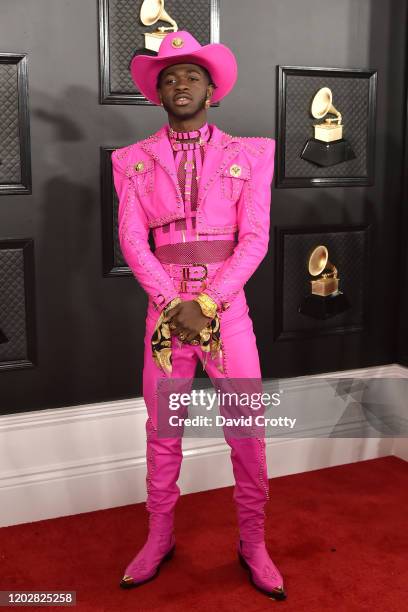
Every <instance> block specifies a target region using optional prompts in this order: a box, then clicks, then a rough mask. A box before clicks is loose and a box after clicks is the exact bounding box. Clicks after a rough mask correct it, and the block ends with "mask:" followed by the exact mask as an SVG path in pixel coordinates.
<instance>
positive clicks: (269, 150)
mask: <svg viewBox="0 0 408 612" xmlns="http://www.w3.org/2000/svg"><path fill="white" fill-rule="evenodd" d="M264 142H265V145H264V146H263V147H262V148H261V150H260V156H259V158H258V159H257V161H256V162H255V164H254V167H253V168H252V172H251V178H250V180H247V181H245V184H244V187H243V190H242V192H241V196H240V199H239V201H238V203H237V217H238V244H237V245H236V247H235V249H234V252H233V254H232V255H231V256H230V257H229V258H228V259H227V260H226V261H225V263H224V265H223V266H222V267H221V268H220V269H219V270H218V272H217V274H216V275H215V277H214V279H213V280H212V282H211V283H210V284H209V285H208V286H207V287H206V288H205V289H204V291H203V293H206V294H207V295H209V296H210V297H211V299H212V300H214V302H216V304H217V310H218V311H221V310H226V309H227V308H228V307H229V306H230V304H231V302H232V301H233V299H234V298H235V296H236V295H237V294H238V293H239V291H240V290H241V289H242V288H243V286H244V285H245V283H246V282H247V281H248V280H249V279H250V278H251V276H252V274H253V273H254V272H255V270H256V269H257V268H258V266H259V264H260V263H261V261H262V260H263V259H264V257H265V255H266V253H267V252H268V245H269V227H270V204H271V183H272V178H273V172H274V154H275V140H274V139H272V138H266V139H264Z"/></svg>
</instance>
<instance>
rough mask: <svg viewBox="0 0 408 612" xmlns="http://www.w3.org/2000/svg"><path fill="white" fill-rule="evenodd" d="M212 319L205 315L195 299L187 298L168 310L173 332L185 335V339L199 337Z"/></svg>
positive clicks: (189, 339)
mask: <svg viewBox="0 0 408 612" xmlns="http://www.w3.org/2000/svg"><path fill="white" fill-rule="evenodd" d="M211 320H212V319H211V318H210V317H206V316H204V315H203V313H202V311H201V308H200V304H198V302H196V301H194V300H187V301H185V302H181V304H177V305H176V306H175V307H174V308H172V309H171V310H169V311H168V313H167V321H169V322H170V329H171V333H172V334H175V335H176V336H179V335H180V333H181V334H182V335H184V337H183V341H187V342H190V341H191V340H194V339H198V335H199V333H200V331H201V330H202V329H204V327H206V326H207V325H208V324H209V323H210V321H211Z"/></svg>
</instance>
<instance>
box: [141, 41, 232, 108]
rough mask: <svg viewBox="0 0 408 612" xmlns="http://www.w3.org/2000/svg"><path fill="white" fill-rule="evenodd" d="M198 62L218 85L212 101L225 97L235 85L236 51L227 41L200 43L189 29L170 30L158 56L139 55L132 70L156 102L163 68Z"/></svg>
mask: <svg viewBox="0 0 408 612" xmlns="http://www.w3.org/2000/svg"><path fill="white" fill-rule="evenodd" d="M184 63H188V64H199V65H200V66H204V68H206V69H207V70H208V72H209V73H210V75H211V78H212V80H213V82H214V84H215V85H216V86H217V87H216V89H214V93H213V95H212V97H211V101H212V102H218V101H219V100H221V99H222V98H224V97H225V96H226V95H227V94H229V92H230V91H231V89H232V88H233V87H234V85H235V82H236V80H237V75H238V67H237V61H236V59H235V55H234V54H233V52H232V51H231V49H229V48H228V47H226V46H225V45H222V44H220V43H212V44H210V45H204V46H202V45H200V43H199V42H198V40H196V39H195V38H194V36H192V35H191V34H190V33H189V32H187V31H185V30H180V31H178V32H170V33H169V34H167V36H165V38H163V41H162V43H161V45H160V49H159V52H158V54H157V56H152V55H136V56H135V57H134V58H133V59H132V61H131V64H130V73H131V75H132V79H133V80H134V82H135V83H136V86H137V87H138V89H139V91H140V92H141V93H142V94H143V95H144V96H145V97H146V98H147V99H148V100H150V101H151V102H153V103H154V104H157V105H159V104H160V98H159V95H158V92H157V89H156V85H157V77H158V76H159V73H160V71H161V70H163V68H166V67H167V66H172V65H173V64H184Z"/></svg>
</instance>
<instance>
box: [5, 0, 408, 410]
mask: <svg viewBox="0 0 408 612" xmlns="http://www.w3.org/2000/svg"><path fill="white" fill-rule="evenodd" d="M98 20H99V12H98V1H97V0H94V1H93V0H91V1H89V2H75V1H71V0H53V2H50V1H49V0H36V2H32V1H31V0H20V1H19V2H15V0H2V2H1V3H0V41H1V43H0V45H1V48H0V53H14V54H26V56H27V66H28V75H29V111H30V125H31V146H30V150H31V161H32V193H13V194H5V195H2V196H1V197H0V241H5V240H32V241H33V245H34V247H35V249H34V250H35V260H34V259H33V272H32V278H31V282H32V283H33V284H34V292H32V295H33V300H34V302H33V309H32V311H29V312H32V313H33V314H34V321H33V326H34V328H35V333H36V336H33V338H34V341H33V342H34V343H32V346H33V347H36V350H37V354H36V356H35V357H34V356H33V355H31V356H30V355H28V360H29V361H30V360H31V362H32V364H33V365H32V367H26V368H18V367H16V368H7V369H3V370H0V413H3V414H4V413H12V412H19V411H29V410H34V409H43V408H51V407H57V406H69V405H75V404H81V403H90V402H98V401H107V400H110V399H112V400H114V399H118V398H125V397H134V396H138V395H141V391H142V389H141V383H142V377H141V369H142V363H143V339H144V321H145V308H146V305H147V298H146V295H145V294H144V292H143V290H142V289H141V288H140V287H139V286H138V284H137V282H136V281H135V280H134V278H133V277H132V276H131V275H129V274H127V273H124V274H120V273H115V272H118V271H120V267H121V263H120V258H118V257H117V254H116V255H115V256H114V257H112V256H111V257H110V259H109V257H108V259H106V253H108V254H109V251H106V248H108V249H109V244H108V242H109V240H108V239H107V238H106V233H104V232H106V225H104V214H105V215H106V214H107V213H106V211H107V210H108V209H107V208H106V206H105V208H104V203H103V190H104V185H105V189H108V190H109V185H108V183H106V176H105V179H104V178H103V168H104V166H105V169H106V164H107V162H106V156H105V157H104V156H103V153H101V152H103V151H108V150H109V149H112V148H115V147H120V146H125V145H127V144H130V143H132V142H134V141H136V140H139V139H142V138H145V137H146V136H148V135H149V134H151V133H153V132H154V131H156V130H157V129H158V128H159V127H160V126H161V125H163V124H164V123H166V121H167V116H166V114H165V113H164V111H163V110H162V109H161V108H159V107H153V106H151V105H150V106H149V105H145V106H143V105H133V104H109V103H107V104H106V103H105V104H100V73H99V25H100V24H99V21H98ZM220 40H221V42H224V43H225V44H227V45H229V46H230V47H231V48H232V50H233V51H234V52H235V53H236V56H237V60H238V63H239V78H238V82H237V85H236V87H235V89H234V91H233V92H231V94H230V95H229V96H228V97H227V98H226V99H225V100H223V101H222V102H221V103H220V105H219V107H213V108H211V109H210V111H209V121H210V122H214V123H216V124H217V125H218V126H219V127H221V128H222V129H224V130H225V131H227V132H229V133H232V134H237V135H243V136H250V135H253V136H269V137H276V135H277V117H276V113H277V91H276V86H277V82H276V66H278V65H291V66H302V65H303V66H329V67H338V68H347V67H353V68H363V69H364V68H371V69H375V70H377V71H378V75H377V76H378V91H377V124H376V143H375V174H374V184H373V185H372V186H358V187H338V188H335V187H327V188H326V187H320V188H318V189H317V188H299V189H297V188H285V189H277V188H275V187H273V189H272V209H271V242H270V249H269V252H268V255H267V256H266V258H265V259H264V261H263V262H262V264H261V266H260V268H259V269H258V270H257V272H256V274H255V275H254V277H253V278H252V279H250V281H249V282H248V284H247V287H246V293H247V297H248V303H249V307H250V312H251V315H252V318H253V320H254V327H255V333H256V335H257V339H258V348H259V351H260V356H261V365H262V370H263V375H264V376H265V377H272V376H277V377H282V376H297V375H302V374H307V373H311V372H323V371H330V370H341V369H348V368H353V367H364V366H370V365H376V364H386V363H390V362H395V361H396V360H397V359H398V355H405V359H406V360H407V348H406V347H407V340H408V332H407V326H406V322H405V321H406V317H405V321H403V323H402V324H401V325H400V326H398V316H397V313H398V312H399V311H401V312H402V315H403V308H404V307H405V310H406V306H407V304H408V296H407V290H406V279H407V276H406V272H405V277H404V278H405V289H404V290H405V301H402V300H401V297H400V296H401V288H404V282H403V281H402V272H401V253H403V255H404V257H405V261H407V258H408V256H407V252H406V245H407V243H408V241H407V232H406V228H407V224H406V215H405V217H404V219H405V226H403V225H402V224H401V220H402V214H403V212H404V213H406V202H405V204H404V202H403V194H402V178H403V151H404V141H405V132H404V129H405V114H406V88H405V74H406V55H405V52H406V41H407V2H406V0H394V1H393V2H392V3H391V2H384V1H383V0H342V2H338V1H337V0H254V1H253V2H250V3H248V2H246V1H244V0H222V2H221V3H220ZM104 180H105V183H104ZM106 219H107V218H106V217H105V221H106ZM320 226H330V227H342V226H343V227H352V228H356V227H369V228H370V256H369V258H368V265H367V267H366V269H365V270H364V282H365V283H366V285H365V286H366V289H365V298H366V309H365V318H364V324H363V325H361V326H360V327H361V329H360V330H355V331H353V332H352V333H348V332H346V333H335V334H321V333H316V334H310V335H308V337H304V335H303V334H300V335H297V334H296V333H295V334H294V337H290V338H286V339H284V340H283V341H282V339H279V337H276V334H275V332H276V317H277V314H278V313H277V311H276V308H277V306H276V299H277V293H278V292H279V282H280V277H279V274H280V272H279V270H278V271H276V269H275V264H276V261H275V258H276V248H277V245H276V232H277V231H278V228H288V227H289V228H290V227H293V228H295V227H296V228H301V231H302V232H303V233H304V234H308V232H310V231H311V229H312V228H316V227H320ZM403 228H405V229H403ZM104 253H105V257H104ZM111 253H112V249H111ZM112 270H114V273H110V272H112ZM18 278H20V277H18ZM25 282H26V283H27V282H30V279H29V278H27V276H26V277H25ZM1 300H2V296H0V303H1ZM3 303H4V300H3ZM16 312H17V311H16ZM33 314H31V315H30V316H33ZM402 319H404V316H402ZM357 327H358V326H357ZM0 328H1V322H0ZM403 334H405V335H403ZM401 335H403V339H401ZM35 338H37V341H35ZM399 339H400V340H399ZM398 342H399V344H400V350H399V353H398V350H397V348H398ZM2 346H4V345H3V344H0V347H2ZM27 354H28V353H27ZM22 355H23V353H22ZM23 357H24V355H23ZM199 374H200V375H201V373H199Z"/></svg>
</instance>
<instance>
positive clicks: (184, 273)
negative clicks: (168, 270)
mask: <svg viewBox="0 0 408 612" xmlns="http://www.w3.org/2000/svg"><path fill="white" fill-rule="evenodd" d="M197 266H199V267H201V268H203V270H204V273H203V275H202V276H199V277H198V278H191V276H190V268H191V267H197ZM182 276H183V280H182V281H181V282H180V291H182V292H186V293H187V292H188V287H187V282H188V281H190V282H195V281H201V287H200V290H199V291H198V293H200V291H203V289H204V288H205V287H206V283H205V282H202V281H204V279H205V278H207V276H208V268H207V266H206V265H205V264H199V263H194V264H191V265H190V266H183V269H182Z"/></svg>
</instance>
